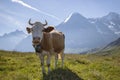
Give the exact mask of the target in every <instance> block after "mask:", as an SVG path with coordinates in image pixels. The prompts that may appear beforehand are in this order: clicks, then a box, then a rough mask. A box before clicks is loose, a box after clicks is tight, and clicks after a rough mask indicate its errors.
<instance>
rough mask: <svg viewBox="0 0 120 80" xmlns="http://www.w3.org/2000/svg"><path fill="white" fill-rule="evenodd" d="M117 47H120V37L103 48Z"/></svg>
mask: <svg viewBox="0 0 120 80" xmlns="http://www.w3.org/2000/svg"><path fill="white" fill-rule="evenodd" d="M115 47H120V38H118V39H116V40H115V41H113V42H111V43H109V44H108V45H107V46H106V47H105V48H104V49H103V50H105V49H111V48H115Z"/></svg>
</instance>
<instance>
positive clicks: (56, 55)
mask: <svg viewBox="0 0 120 80" xmlns="http://www.w3.org/2000/svg"><path fill="white" fill-rule="evenodd" d="M57 62H58V54H57V53H55V69H56V67H57Z"/></svg>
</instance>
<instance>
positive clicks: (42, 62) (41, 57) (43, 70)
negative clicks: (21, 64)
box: [39, 53, 45, 74]
mask: <svg viewBox="0 0 120 80" xmlns="http://www.w3.org/2000/svg"><path fill="white" fill-rule="evenodd" d="M39 54H40V55H39V57H40V60H41V67H42V73H43V74H45V68H44V55H43V54H42V53H39Z"/></svg>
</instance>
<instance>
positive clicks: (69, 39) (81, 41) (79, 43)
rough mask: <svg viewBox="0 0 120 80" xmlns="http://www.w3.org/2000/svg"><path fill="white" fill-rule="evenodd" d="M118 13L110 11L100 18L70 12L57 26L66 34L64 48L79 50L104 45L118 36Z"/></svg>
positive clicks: (119, 26) (119, 29) (119, 25)
mask: <svg viewBox="0 0 120 80" xmlns="http://www.w3.org/2000/svg"><path fill="white" fill-rule="evenodd" d="M119 22H120V15H119V14H117V13H114V12H110V13H109V14H108V15H106V16H103V17H101V18H96V19H94V18H89V19H87V18H85V17H83V16H82V15H81V14H79V13H73V14H71V15H70V16H69V17H68V18H67V19H66V20H65V21H64V22H62V23H61V24H59V25H58V26H57V29H58V30H60V31H62V32H63V33H64V34H65V36H66V39H65V40H66V49H68V50H67V51H70V52H71V51H72V52H75V51H76V52H81V51H85V50H90V49H94V48H100V47H104V46H105V45H107V44H108V43H110V42H111V41H114V40H115V39H117V38H118V37H119V36H120V34H119V33H120V23H119Z"/></svg>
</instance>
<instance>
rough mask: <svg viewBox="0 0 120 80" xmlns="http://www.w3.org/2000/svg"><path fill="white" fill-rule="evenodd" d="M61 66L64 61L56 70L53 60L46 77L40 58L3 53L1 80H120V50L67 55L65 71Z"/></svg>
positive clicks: (1, 54)
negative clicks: (42, 70)
mask: <svg viewBox="0 0 120 80" xmlns="http://www.w3.org/2000/svg"><path fill="white" fill-rule="evenodd" d="M60 63H61V60H59V62H58V66H57V69H54V57H52V61H51V72H50V74H46V75H42V72H41V67H40V60H39V58H38V56H37V55H36V54H34V53H25V54H24V53H20V52H9V51H0V80H120V50H119V49H114V50H111V51H104V52H100V53H98V54H84V55H83V54H81V55H80V54H66V55H65V64H64V68H61V67H60ZM45 66H46V65H45ZM46 71H47V67H46Z"/></svg>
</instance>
